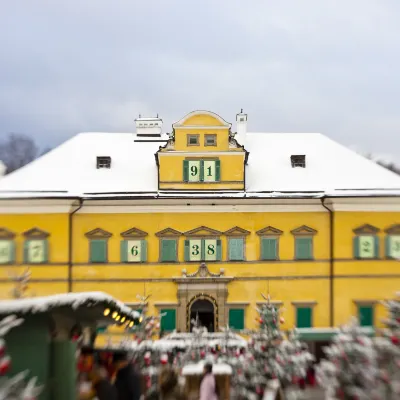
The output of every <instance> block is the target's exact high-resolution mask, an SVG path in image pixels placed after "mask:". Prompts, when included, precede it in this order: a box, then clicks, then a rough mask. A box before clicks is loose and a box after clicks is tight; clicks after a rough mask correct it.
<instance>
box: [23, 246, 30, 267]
mask: <svg viewBox="0 0 400 400" xmlns="http://www.w3.org/2000/svg"><path fill="white" fill-rule="evenodd" d="M29 242H30V241H29V240H25V242H24V263H25V264H28V263H29Z"/></svg>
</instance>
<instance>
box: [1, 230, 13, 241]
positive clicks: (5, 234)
mask: <svg viewBox="0 0 400 400" xmlns="http://www.w3.org/2000/svg"><path fill="white" fill-rule="evenodd" d="M14 238H15V233H14V232H11V231H10V230H8V229H6V228H0V239H14Z"/></svg>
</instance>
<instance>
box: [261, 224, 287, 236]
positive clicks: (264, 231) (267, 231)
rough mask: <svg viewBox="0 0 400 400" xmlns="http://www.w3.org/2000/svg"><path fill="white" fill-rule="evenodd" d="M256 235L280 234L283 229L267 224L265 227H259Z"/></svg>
mask: <svg viewBox="0 0 400 400" xmlns="http://www.w3.org/2000/svg"><path fill="white" fill-rule="evenodd" d="M256 233H257V235H258V236H277V235H282V233H283V231H281V230H280V229H278V228H274V227H273V226H267V227H266V228H263V229H260V230H259V231H257V232H256Z"/></svg>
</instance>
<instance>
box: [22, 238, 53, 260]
mask: <svg viewBox="0 0 400 400" xmlns="http://www.w3.org/2000/svg"><path fill="white" fill-rule="evenodd" d="M47 261H48V243H47V240H46V239H32V240H26V241H25V243H24V262H25V263H27V264H43V263H46V262H47Z"/></svg>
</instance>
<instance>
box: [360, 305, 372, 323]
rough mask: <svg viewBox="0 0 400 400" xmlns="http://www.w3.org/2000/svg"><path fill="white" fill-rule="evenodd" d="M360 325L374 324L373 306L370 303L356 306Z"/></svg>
mask: <svg viewBox="0 0 400 400" xmlns="http://www.w3.org/2000/svg"><path fill="white" fill-rule="evenodd" d="M358 319H359V321H360V326H374V307H373V306H372V305H362V306H361V305H360V306H358Z"/></svg>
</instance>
